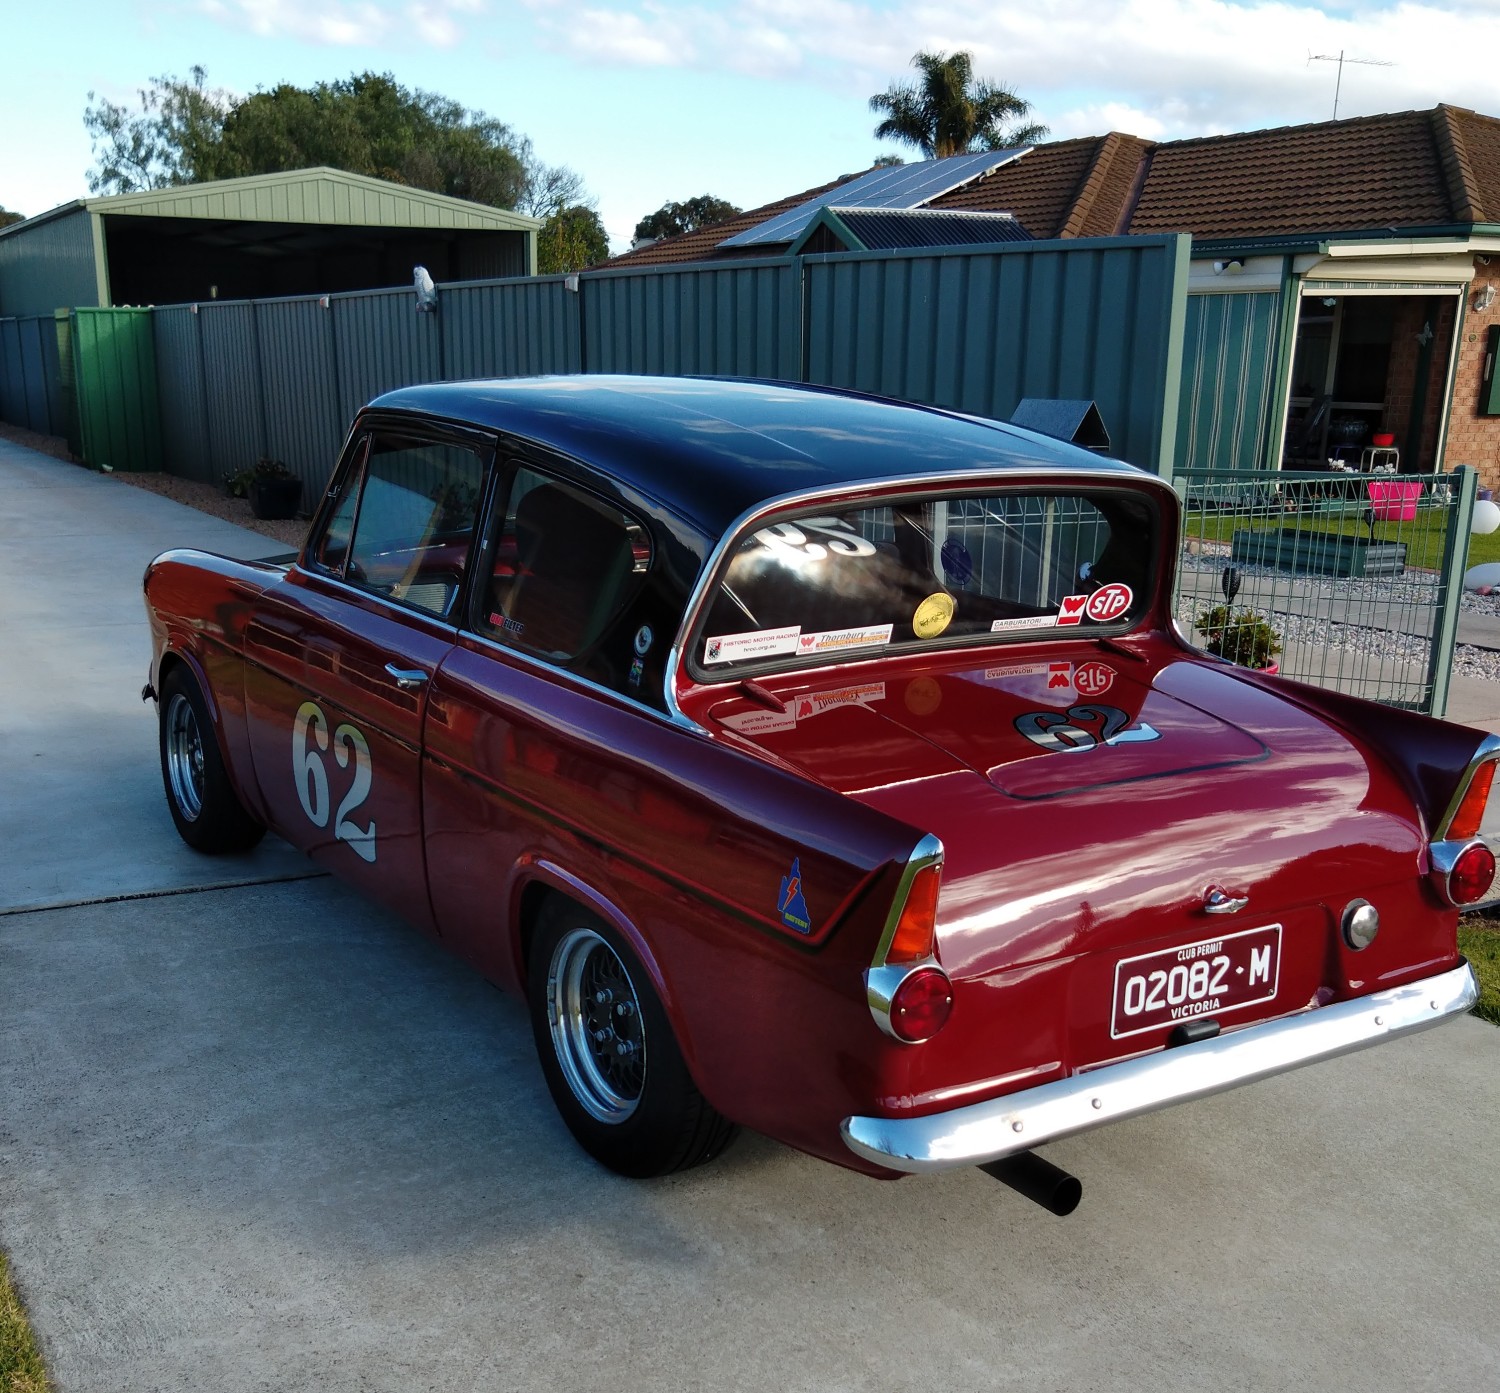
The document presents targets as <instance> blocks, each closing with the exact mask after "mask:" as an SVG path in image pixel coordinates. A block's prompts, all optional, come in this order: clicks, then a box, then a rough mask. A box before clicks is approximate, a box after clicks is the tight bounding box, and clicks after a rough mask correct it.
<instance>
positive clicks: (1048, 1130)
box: [839, 963, 1479, 1174]
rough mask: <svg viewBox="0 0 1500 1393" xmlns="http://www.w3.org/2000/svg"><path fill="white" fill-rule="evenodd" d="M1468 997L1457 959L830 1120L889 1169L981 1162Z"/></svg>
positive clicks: (1302, 1058) (1360, 1037)
mask: <svg viewBox="0 0 1500 1393" xmlns="http://www.w3.org/2000/svg"><path fill="white" fill-rule="evenodd" d="M1478 999H1479V983H1478V980H1477V979H1476V978H1475V976H1474V970H1473V968H1471V967H1470V966H1469V965H1468V963H1463V964H1462V965H1461V966H1459V967H1456V968H1454V969H1453V970H1452V971H1451V972H1443V973H1439V974H1438V975H1437V976H1435V977H1428V978H1426V979H1424V980H1423V981H1420V982H1412V983H1409V984H1408V985H1407V986H1404V987H1393V988H1391V989H1390V990H1388V991H1382V992H1374V993H1372V994H1371V995H1369V996H1362V997H1360V998H1358V999H1357V1000H1355V1001H1342V1002H1338V1003H1337V1004H1335V1005H1332V1006H1324V1007H1321V1008H1316V1009H1314V1010H1311V1011H1304V1012H1303V1013H1301V1014H1300V1015H1297V1016H1290V1017H1287V1018H1285V1019H1283V1020H1277V1021H1267V1022H1265V1023H1264V1024H1263V1025H1252V1026H1246V1027H1245V1028H1244V1029H1243V1030H1236V1031H1232V1032H1231V1033H1229V1034H1227V1035H1217V1036H1215V1037H1214V1038H1213V1039H1211V1040H1200V1041H1198V1042H1197V1043H1196V1044H1192V1045H1181V1046H1179V1047H1178V1048H1176V1049H1171V1050H1163V1051H1161V1052H1160V1053H1158V1054H1150V1055H1144V1056H1142V1057H1140V1058H1138V1059H1129V1060H1125V1061H1124V1062H1122V1063H1120V1064H1111V1065H1108V1066H1107V1067H1105V1068H1103V1069H1096V1070H1094V1071H1093V1072H1092V1073H1087V1074H1078V1075H1075V1076H1074V1077H1072V1078H1067V1079H1058V1080H1056V1081H1055V1082H1053V1083H1046V1084H1042V1085H1041V1086H1040V1087H1037V1088H1028V1089H1025V1090H1023V1091H1022V1092H1020V1093H1012V1094H1008V1095H1007V1096H1005V1097H1003V1098H992V1099H990V1100H989V1101H987V1102H984V1103H972V1104H970V1105H969V1106H968V1107H963V1108H954V1109H953V1110H952V1111H951V1112H941V1113H933V1114H930V1115H928V1116H926V1117H846V1118H845V1119H844V1121H843V1123H842V1124H841V1126H840V1128H839V1130H840V1132H841V1133H842V1135H843V1138H844V1144H845V1145H846V1146H848V1148H849V1149H850V1150H851V1151H852V1152H854V1153H855V1155H857V1156H860V1157H863V1158H864V1159H865V1160H866V1161H873V1162H874V1163H875V1164H876V1165H880V1166H887V1167H889V1168H890V1169H891V1170H898V1171H906V1172H908V1173H912V1174H921V1173H924V1172H927V1171H940V1170H949V1169H952V1168H953V1167H956V1166H977V1165H983V1164H984V1163H986V1162H988V1161H995V1160H999V1159H1000V1158H1001V1157H1003V1156H1012V1155H1014V1154H1015V1153H1016V1152H1019V1151H1028V1150H1030V1149H1031V1148H1032V1147H1034V1146H1041V1145H1043V1144H1044V1143H1046V1142H1051V1141H1058V1140H1059V1139H1061V1138H1063V1137H1071V1136H1074V1135H1075V1134H1076V1133H1079V1132H1087V1131H1090V1130H1092V1129H1093V1128H1095V1127H1102V1126H1104V1125H1105V1124H1107V1123H1110V1122H1121V1121H1123V1120H1124V1119H1125V1118H1128V1117H1139V1116H1140V1115H1141V1114H1142V1113H1148V1112H1155V1111H1156V1110H1157V1109H1159V1108H1166V1107H1170V1106H1171V1105H1172V1104H1174V1103H1185V1102H1187V1101H1188V1100H1190V1099H1193V1098H1206V1097H1208V1096H1209V1095H1210V1094H1214V1093H1223V1092H1225V1091H1226V1090H1227V1089H1231V1088H1237V1087H1238V1086H1239V1085H1240V1084H1245V1083H1254V1082H1255V1081H1256V1080H1257V1079H1265V1078H1270V1077H1271V1076H1272V1075H1273V1074H1281V1073H1285V1072H1286V1071H1287V1070H1289V1069H1297V1068H1300V1067H1301V1066H1302V1065H1304V1064H1312V1063H1315V1062H1317V1061H1318V1060H1323V1059H1335V1058H1337V1057H1338V1056H1339V1055H1342V1054H1352V1053H1353V1052H1354V1051H1355V1050H1362V1049H1365V1048H1366V1047H1367V1046H1369V1045H1376V1044H1379V1043H1380V1042H1381V1041H1383V1040H1392V1039H1395V1038H1397V1037H1398V1036H1402V1035H1411V1034H1414V1033H1416V1032H1417V1031H1419V1030H1426V1029H1428V1028H1429V1027H1430V1026H1434V1025H1437V1024H1439V1023H1440V1022H1442V1021H1445V1020H1447V1019H1448V1018H1449V1017H1451V1016H1457V1015H1462V1014H1463V1013H1464V1012H1465V1011H1467V1010H1468V1009H1469V1008H1470V1007H1471V1006H1473V1005H1474V1003H1475V1002H1476V1001H1477V1000H1478Z"/></svg>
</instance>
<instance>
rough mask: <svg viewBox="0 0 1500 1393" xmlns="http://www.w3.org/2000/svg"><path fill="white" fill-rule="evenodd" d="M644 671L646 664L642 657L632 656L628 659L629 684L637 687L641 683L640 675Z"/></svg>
mask: <svg viewBox="0 0 1500 1393" xmlns="http://www.w3.org/2000/svg"><path fill="white" fill-rule="evenodd" d="M645 671H646V664H645V662H644V661H643V660H642V659H640V658H632V659H631V660H630V685H631V686H632V687H639V686H640V685H641V675H642V674H643V673H644V672H645Z"/></svg>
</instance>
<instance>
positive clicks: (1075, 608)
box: [1057, 595, 1089, 629]
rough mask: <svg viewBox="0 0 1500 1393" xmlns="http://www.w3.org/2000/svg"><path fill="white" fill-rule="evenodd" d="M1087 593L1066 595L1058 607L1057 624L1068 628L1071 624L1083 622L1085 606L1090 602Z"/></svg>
mask: <svg viewBox="0 0 1500 1393" xmlns="http://www.w3.org/2000/svg"><path fill="white" fill-rule="evenodd" d="M1088 602H1089V597H1088V596H1087V595H1065V596H1064V597H1063V602H1062V604H1060V605H1059V606H1058V607H1057V626H1058V628H1060V629H1063V628H1067V627H1068V626H1069V625H1070V624H1082V623H1083V607H1084V606H1085V605H1086V604H1088Z"/></svg>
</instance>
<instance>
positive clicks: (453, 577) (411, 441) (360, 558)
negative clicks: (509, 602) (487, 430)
mask: <svg viewBox="0 0 1500 1393" xmlns="http://www.w3.org/2000/svg"><path fill="white" fill-rule="evenodd" d="M485 465H486V460H485V457H484V455H483V454H482V453H481V452H480V451H479V450H478V449H474V448H470V447H468V446H465V445H458V444H454V443H451V442H449V441H435V440H421V439H416V438H413V437H411V436H402V435H396V434H389V433H384V432H380V431H377V432H375V433H374V434H372V435H371V437H370V440H369V445H368V449H367V453H366V458H365V462H364V469H363V475H362V478H361V479H360V481H359V485H358V487H357V488H355V487H350V488H348V489H346V490H345V496H344V497H342V498H340V500H339V502H338V505H337V507H336V508H335V510H334V514H333V517H332V518H331V519H330V521H329V526H328V530H327V532H326V533H325V535H324V538H323V541H322V543H321V544H320V547H319V552H318V556H319V559H320V560H324V563H325V564H327V565H329V566H330V568H331V569H336V568H337V565H338V564H339V562H340V561H342V562H343V578H344V579H345V580H347V581H348V582H349V583H350V584H352V585H358V586H360V587H361V588H363V589H366V590H373V591H376V592H378V593H379V594H382V595H389V596H390V597H391V598H392V599H395V600H399V601H401V602H402V603H403V604H408V605H414V606H416V607H417V608H418V609H423V610H426V611H427V612H428V613H430V614H436V615H440V616H443V617H447V615H448V613H449V611H450V610H451V609H452V608H453V602H454V599H455V598H456V596H457V595H458V591H459V587H460V586H461V585H462V583H463V577H464V568H465V566H466V565H467V563H468V558H469V549H470V545H471V542H472V538H473V531H474V521H475V518H476V517H477V515H478V511H479V500H480V496H481V494H482V492H483V488H484V474H485ZM351 503H352V515H348V514H346V508H347V507H348V506H349V505H351ZM346 528H347V531H345V529H346ZM345 537H347V539H348V540H347V541H344V540H343V538H345ZM341 553H342V554H343V555H341ZM325 558H326V560H325Z"/></svg>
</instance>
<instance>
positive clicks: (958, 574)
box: [941, 537, 974, 585]
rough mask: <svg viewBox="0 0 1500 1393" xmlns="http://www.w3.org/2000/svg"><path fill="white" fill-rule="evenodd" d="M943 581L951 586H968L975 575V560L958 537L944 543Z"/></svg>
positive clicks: (950, 538)
mask: <svg viewBox="0 0 1500 1393" xmlns="http://www.w3.org/2000/svg"><path fill="white" fill-rule="evenodd" d="M941 555H942V560H943V579H944V580H946V581H947V582H948V584H949V585H967V584H968V583H969V581H970V579H971V578H972V577H973V575H974V558H973V556H972V555H971V554H970V552H969V549H968V547H966V546H965V545H964V544H963V543H962V542H960V541H959V540H958V538H957V537H949V538H948V540H947V541H946V542H944V543H943V550H942V553H941Z"/></svg>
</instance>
